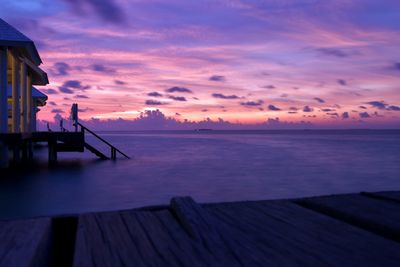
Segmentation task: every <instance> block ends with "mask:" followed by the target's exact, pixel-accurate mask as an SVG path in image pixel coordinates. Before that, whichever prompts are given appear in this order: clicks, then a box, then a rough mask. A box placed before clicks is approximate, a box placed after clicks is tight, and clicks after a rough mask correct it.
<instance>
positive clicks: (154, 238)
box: [0, 192, 400, 267]
mask: <svg viewBox="0 0 400 267" xmlns="http://www.w3.org/2000/svg"><path fill="white" fill-rule="evenodd" d="M0 241H1V242H0V266H45V265H46V264H47V265H49V266H290V267H291V266H396V267H397V266H400V243H399V242H400V192H380V193H361V194H347V195H334V196H324V197H313V198H303V199H295V200H270V201H249V202H235V203H218V204H202V205H201V204H198V203H196V202H195V201H193V200H192V199H191V198H189V197H183V198H173V199H172V200H171V204H170V206H165V207H158V208H154V207H153V208H142V209H135V210H125V211H117V212H102V213H87V214H82V215H79V216H70V217H57V218H39V219H30V220H25V221H24V220H21V221H7V222H0Z"/></svg>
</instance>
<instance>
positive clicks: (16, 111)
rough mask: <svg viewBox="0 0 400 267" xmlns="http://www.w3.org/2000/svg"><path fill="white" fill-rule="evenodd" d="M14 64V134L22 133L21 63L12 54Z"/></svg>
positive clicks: (12, 73) (12, 78) (12, 81)
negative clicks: (20, 101) (20, 102)
mask: <svg viewBox="0 0 400 267" xmlns="http://www.w3.org/2000/svg"><path fill="white" fill-rule="evenodd" d="M11 58H12V64H11V68H12V69H11V84H12V132H13V133H19V132H20V128H19V126H20V123H19V121H20V118H21V112H20V104H19V100H20V99H19V93H20V89H19V88H20V87H19V79H18V78H19V75H18V74H19V61H18V59H17V58H16V56H15V54H14V53H11Z"/></svg>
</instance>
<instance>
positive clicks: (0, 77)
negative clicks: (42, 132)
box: [0, 47, 9, 168]
mask: <svg viewBox="0 0 400 267" xmlns="http://www.w3.org/2000/svg"><path fill="white" fill-rule="evenodd" d="M7 63H8V62H7V48H6V47H0V133H3V134H5V133H7V132H8V103H7V98H8V97H7ZM8 163H9V158H8V146H7V145H6V144H5V143H2V142H0V168H7V167H8Z"/></svg>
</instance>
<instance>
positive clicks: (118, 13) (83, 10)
mask: <svg viewBox="0 0 400 267" xmlns="http://www.w3.org/2000/svg"><path fill="white" fill-rule="evenodd" d="M64 2H66V3H68V4H69V5H70V6H71V7H72V9H73V10H74V11H75V13H76V15H79V16H82V17H86V16H87V15H88V14H89V13H93V14H95V15H96V16H97V17H99V18H100V19H101V20H103V21H104V22H109V23H113V24H124V23H125V21H126V16H125V13H124V12H123V10H122V8H121V7H120V6H119V5H118V4H117V3H116V1H115V0H64Z"/></svg>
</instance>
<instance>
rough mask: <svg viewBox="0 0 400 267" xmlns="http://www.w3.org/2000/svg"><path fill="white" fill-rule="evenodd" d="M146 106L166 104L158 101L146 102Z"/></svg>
mask: <svg viewBox="0 0 400 267" xmlns="http://www.w3.org/2000/svg"><path fill="white" fill-rule="evenodd" d="M145 104H146V105H148V106H160V105H164V103H162V102H160V101H157V100H151V99H150V100H146V102H145Z"/></svg>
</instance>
